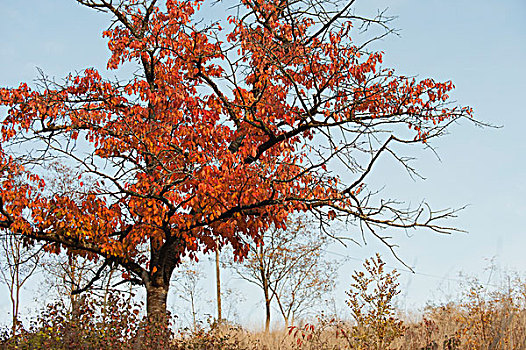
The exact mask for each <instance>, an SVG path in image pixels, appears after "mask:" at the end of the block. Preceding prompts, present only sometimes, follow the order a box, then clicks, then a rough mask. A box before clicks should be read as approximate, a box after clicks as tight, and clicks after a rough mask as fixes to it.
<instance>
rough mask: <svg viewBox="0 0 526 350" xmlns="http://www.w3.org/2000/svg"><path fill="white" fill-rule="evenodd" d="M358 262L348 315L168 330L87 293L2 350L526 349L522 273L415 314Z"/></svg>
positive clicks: (380, 276) (390, 282) (373, 266)
mask: <svg viewBox="0 0 526 350" xmlns="http://www.w3.org/2000/svg"><path fill="white" fill-rule="evenodd" d="M364 267H365V271H364V272H356V273H355V275H353V279H354V282H353V284H352V285H351V289H350V290H349V292H348V293H347V295H348V300H347V305H348V306H349V308H350V311H351V315H353V318H354V319H353V320H352V321H345V320H339V319H336V318H333V317H330V316H327V315H323V314H322V315H319V316H318V317H316V318H315V319H314V320H311V321H310V323H306V324H302V325H297V326H293V327H290V328H289V329H281V330H275V331H273V332H271V333H269V334H266V333H264V332H254V331H248V330H247V329H244V328H243V327H241V326H237V325H229V324H220V325H214V324H212V325H211V326H209V327H206V328H203V329H200V330H198V331H195V332H188V331H179V332H176V333H173V332H170V331H167V330H166V329H164V330H159V329H156V328H154V327H153V328H152V327H150V326H149V325H148V324H145V323H144V322H143V321H142V320H141V319H140V318H139V317H138V316H137V308H138V307H139V306H137V305H129V304H127V303H125V302H123V300H122V298H120V297H119V295H115V296H113V297H112V298H110V299H109V301H110V303H109V304H105V306H104V310H105V312H104V313H100V312H98V313H97V312H93V310H95V309H97V307H100V305H98V304H97V302H95V301H92V300H87V299H86V301H85V305H83V306H81V308H82V310H81V311H82V312H81V313H79V314H80V315H81V316H79V317H77V318H76V319H73V318H72V315H71V314H70V313H68V311H67V310H66V309H65V308H64V307H63V306H60V305H56V304H55V305H52V306H50V307H48V308H47V309H46V310H45V311H44V312H43V313H42V314H40V315H38V316H37V317H35V319H34V322H33V324H32V326H31V327H30V328H29V329H27V330H20V332H19V334H18V335H17V336H16V337H13V336H11V335H10V334H9V333H8V332H9V330H6V333H5V334H4V336H2V335H1V334H0V349H57V350H58V349H76V350H88V349H94V350H95V349H97V350H100V349H130V350H141V349H145V350H146V349H147V350H155V349H173V350H338V349H363V350H384V349H409V350H413V349H415V350H439V349H443V350H453V349H455V350H463V349H481V350H486V349H487V350H512V349H525V350H526V283H524V282H523V281H522V280H521V279H520V278H515V279H511V278H510V279H508V280H507V284H506V286H505V287H502V288H497V289H493V290H489V289H487V288H485V287H483V286H481V285H480V284H479V283H478V282H477V281H476V280H475V281H471V282H470V283H468V286H467V287H466V289H465V292H464V293H463V297H462V298H461V299H460V300H461V301H457V302H450V303H448V304H445V305H435V306H429V307H427V308H426V309H424V310H423V311H422V312H420V314H419V318H418V319H417V320H416V321H415V320H414V318H413V320H410V318H409V317H404V316H400V314H399V313H398V311H397V310H396V309H395V308H394V306H393V305H394V304H393V300H394V298H395V296H396V295H397V294H398V293H399V291H398V283H397V282H396V277H397V274H396V272H394V271H391V272H387V271H385V264H383V262H382V261H381V259H380V258H379V257H378V256H377V257H376V259H371V260H370V261H369V262H366V264H364Z"/></svg>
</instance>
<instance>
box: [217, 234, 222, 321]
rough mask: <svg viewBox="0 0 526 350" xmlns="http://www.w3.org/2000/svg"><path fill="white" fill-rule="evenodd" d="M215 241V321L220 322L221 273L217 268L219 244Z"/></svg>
mask: <svg viewBox="0 0 526 350" xmlns="http://www.w3.org/2000/svg"><path fill="white" fill-rule="evenodd" d="M217 243H218V241H216V292H217V323H221V321H222V320H223V317H222V316H221V273H220V270H219V245H218V244H217Z"/></svg>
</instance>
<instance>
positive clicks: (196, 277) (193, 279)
mask: <svg viewBox="0 0 526 350" xmlns="http://www.w3.org/2000/svg"><path fill="white" fill-rule="evenodd" d="M175 277H176V279H175V290H176V291H177V292H178V293H179V297H180V298H181V299H182V300H184V301H185V302H187V303H188V304H189V305H190V312H191V317H190V319H191V325H192V331H193V332H197V331H198V329H199V327H198V325H197V323H198V321H199V318H198V316H199V315H198V314H199V312H198V308H197V302H198V301H199V297H200V296H201V295H202V294H203V289H202V288H201V287H200V286H199V284H200V283H201V281H202V280H203V277H204V275H203V271H200V270H199V269H198V268H197V266H195V264H189V263H186V264H185V263H183V264H182V265H181V268H180V269H179V271H177V273H176V275H175ZM218 322H219V319H218Z"/></svg>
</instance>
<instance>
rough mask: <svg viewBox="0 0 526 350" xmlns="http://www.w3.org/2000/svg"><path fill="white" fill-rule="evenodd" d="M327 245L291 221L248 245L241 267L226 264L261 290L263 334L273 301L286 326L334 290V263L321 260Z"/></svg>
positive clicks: (300, 223) (302, 224)
mask: <svg viewBox="0 0 526 350" xmlns="http://www.w3.org/2000/svg"><path fill="white" fill-rule="evenodd" d="M327 244H328V239H327V236H325V235H320V234H317V233H316V231H315V230H313V228H312V227H309V226H308V224H307V223H305V222H304V221H303V220H301V219H297V220H295V221H292V220H291V221H289V222H288V223H287V228H286V229H278V228H271V229H269V230H268V231H266V232H265V233H263V234H262V236H261V241H258V242H257V243H255V242H253V243H251V244H250V252H249V254H248V257H247V258H245V259H244V261H243V262H242V263H241V264H239V263H238V264H236V263H231V264H229V266H230V267H232V268H233V269H234V270H235V271H236V272H237V274H238V275H239V276H240V277H241V278H242V279H244V280H246V281H248V282H250V283H253V284H255V285H257V286H258V287H259V288H261V290H262V291H263V296H264V301H265V331H266V332H268V331H269V327H270V316H271V309H272V302H273V301H275V302H276V304H277V306H278V309H279V311H280V313H281V315H282V316H283V320H284V321H285V325H286V326H287V327H288V325H289V322H291V321H292V322H294V319H295V318H296V317H298V316H300V315H301V313H302V312H304V311H305V310H306V309H308V308H309V307H311V308H312V306H313V304H314V303H315V302H320V301H323V297H324V296H325V295H326V293H328V292H330V291H331V290H332V289H333V287H334V281H335V280H336V275H337V274H336V267H337V264H335V262H333V261H329V260H327V259H325V258H324V257H323V253H324V252H323V251H324V249H325V248H326V246H327Z"/></svg>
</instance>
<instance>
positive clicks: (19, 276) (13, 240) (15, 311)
mask: <svg viewBox="0 0 526 350" xmlns="http://www.w3.org/2000/svg"><path fill="white" fill-rule="evenodd" d="M0 249H1V250H2V254H1V255H2V256H3V259H2V260H3V261H2V262H1V265H0V277H1V278H2V282H4V283H5V284H6V286H7V289H8V290H9V300H10V301H11V314H12V324H11V331H12V333H13V336H14V335H15V334H16V331H17V329H18V325H19V320H18V315H19V312H20V302H21V300H20V292H21V291H22V288H23V287H24V285H25V284H26V282H27V281H28V279H29V278H30V277H31V276H32V275H33V274H34V273H35V271H36V270H37V267H38V263H39V261H40V258H41V255H42V254H41V252H42V249H41V248H39V247H28V246H27V245H26V244H24V241H23V238H22V237H20V236H19V235H12V234H7V235H2V236H1V245H0Z"/></svg>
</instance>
